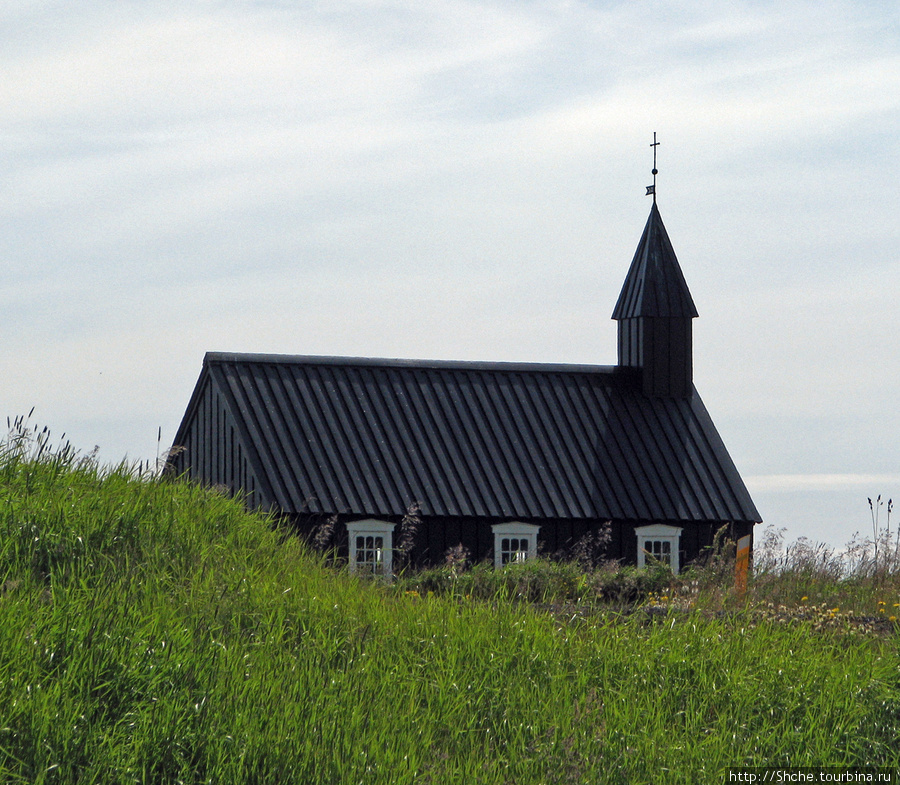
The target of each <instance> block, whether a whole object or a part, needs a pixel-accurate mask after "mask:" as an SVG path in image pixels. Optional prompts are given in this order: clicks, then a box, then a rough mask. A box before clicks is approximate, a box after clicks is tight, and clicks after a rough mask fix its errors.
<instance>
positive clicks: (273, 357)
mask: <svg viewBox="0 0 900 785" xmlns="http://www.w3.org/2000/svg"><path fill="white" fill-rule="evenodd" d="M203 362H204V364H205V365H208V364H211V363H263V364H270V365H341V366H367V367H383V368H432V369H439V370H440V369H448V370H475V371H482V370H483V371H487V370H490V371H526V372H537V371H541V372H557V373H612V372H613V371H615V370H616V368H617V366H615V365H593V364H584V363H541V362H508V361H503V362H500V361H483V360H416V359H403V358H380V357H350V356H339V355H306V354H266V353H256V352H207V353H206V356H205V357H204V359H203Z"/></svg>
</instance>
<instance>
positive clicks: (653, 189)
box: [646, 131, 659, 204]
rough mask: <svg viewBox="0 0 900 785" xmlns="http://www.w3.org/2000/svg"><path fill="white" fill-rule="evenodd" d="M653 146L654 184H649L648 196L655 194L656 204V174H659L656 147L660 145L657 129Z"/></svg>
mask: <svg viewBox="0 0 900 785" xmlns="http://www.w3.org/2000/svg"><path fill="white" fill-rule="evenodd" d="M650 146H651V147H652V148H653V169H652V170H651V172H650V173H651V174H652V175H653V185H648V186H647V194H646V195H647V196H650V194H653V204H656V175H657V174H658V170H657V168H656V148H657V147H659V142H657V141H656V131H654V132H653V142H652V143H651V145H650Z"/></svg>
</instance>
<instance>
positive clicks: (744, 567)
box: [734, 534, 753, 597]
mask: <svg viewBox="0 0 900 785" xmlns="http://www.w3.org/2000/svg"><path fill="white" fill-rule="evenodd" d="M751 542H753V535H750V534H748V535H747V536H746V537H741V539H739V540H738V543H737V561H735V564H734V588H735V589H737V593H738V596H740V597H743V596H744V595H745V594H746V593H747V576H748V574H749V573H750V543H751Z"/></svg>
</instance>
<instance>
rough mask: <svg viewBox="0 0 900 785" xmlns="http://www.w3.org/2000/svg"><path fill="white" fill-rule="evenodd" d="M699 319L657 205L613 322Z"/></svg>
mask: <svg viewBox="0 0 900 785" xmlns="http://www.w3.org/2000/svg"><path fill="white" fill-rule="evenodd" d="M639 316H666V317H687V318H691V319H693V318H695V317H696V316H698V314H697V308H696V307H695V306H694V300H693V298H692V297H691V293H690V291H689V290H688V286H687V282H686V281H685V280H684V274H683V273H682V272H681V266H680V265H679V264H678V259H677V257H676V256H675V249H674V248H673V247H672V241H671V240H669V235H668V233H667V232H666V227H665V226H664V225H663V222H662V217H661V216H660V214H659V208H658V207H657V206H656V202H655V201H654V202H653V206H652V207H651V208H650V217H649V218H648V219H647V224H646V225H645V226H644V233H643V235H642V236H641V241H640V243H638V247H637V251H635V254H634V259H633V260H632V262H631V268H630V269H629V270H628V275H627V276H626V278H625V284H624V285H623V286H622V292H621V293H620V294H619V300H618V302H617V303H616V307H615V309H614V310H613V314H612V318H613V319H633V318H636V317H639Z"/></svg>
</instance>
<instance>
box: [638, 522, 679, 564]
mask: <svg viewBox="0 0 900 785" xmlns="http://www.w3.org/2000/svg"><path fill="white" fill-rule="evenodd" d="M682 531H683V529H681V528H679V527H678V526H669V525H667V524H664V523H653V524H651V525H649V526H638V527H636V528H635V530H634V533H635V534H636V535H637V566H638V569H643V568H644V567H646V566H647V557H648V556H652V550H653V546H652V543H654V542H659V543H668V544H669V566H670V567H671V568H672V574H673V575H678V569H679V567H680V566H681V565H680V564H679V549H680V547H681V532H682ZM648 545H649V547H648Z"/></svg>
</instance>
